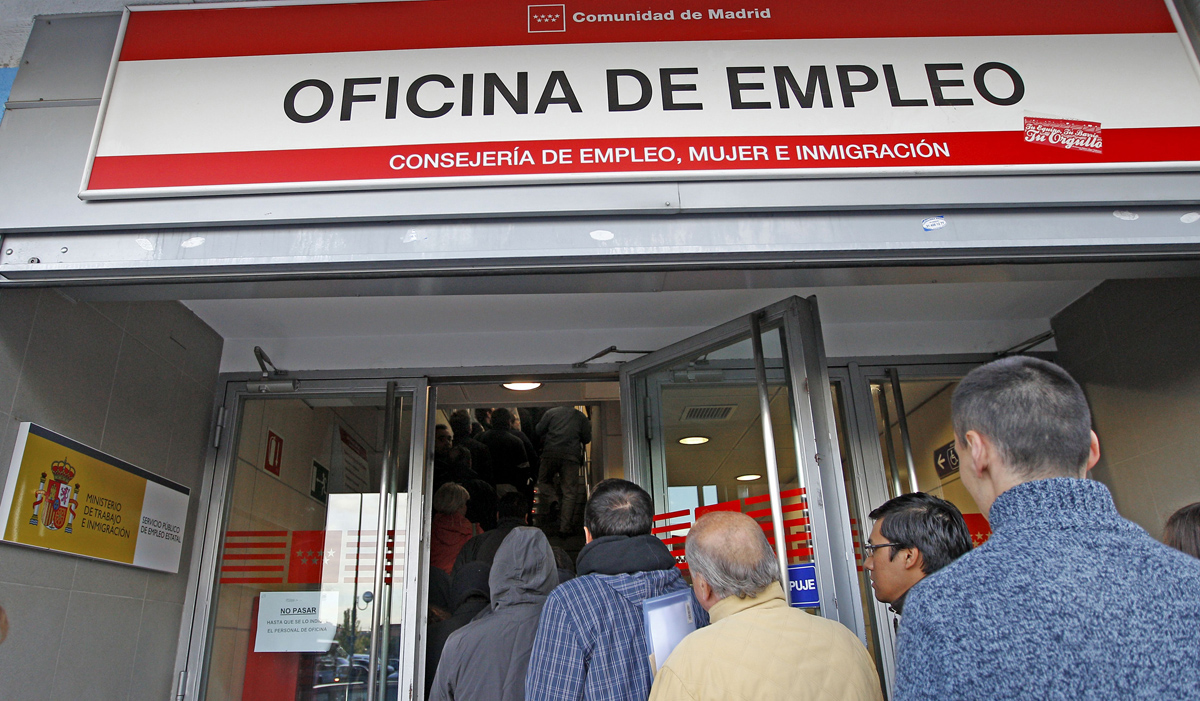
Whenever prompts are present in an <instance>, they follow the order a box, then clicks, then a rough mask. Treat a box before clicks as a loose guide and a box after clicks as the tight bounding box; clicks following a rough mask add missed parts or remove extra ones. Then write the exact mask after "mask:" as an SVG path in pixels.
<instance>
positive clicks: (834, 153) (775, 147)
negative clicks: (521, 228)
mask: <svg viewBox="0 0 1200 701" xmlns="http://www.w3.org/2000/svg"><path fill="white" fill-rule="evenodd" d="M1023 134H1024V132H1021V131H1011V132H1009V131H1006V132H958V133H943V134H887V135H858V136H803V137H801V136H795V137H721V138H709V137H663V138H636V139H632V138H631V139H579V140H569V141H568V140H561V141H525V142H491V143H478V144H432V145H421V146H371V147H357V148H332V149H294V150H286V151H243V152H235V153H186V154H166V155H149V156H98V157H96V159H95V162H94V164H93V166H92V175H91V178H90V180H89V182H88V189H89V190H92V191H98V190H123V189H132V188H146V189H154V188H168V187H172V188H190V187H196V188H200V187H207V186H214V185H251V186H253V185H268V184H281V183H297V184H298V183H313V182H353V181H361V180H377V181H389V180H390V181H394V182H403V181H405V180H418V181H422V180H423V181H425V182H426V183H428V182H431V181H433V182H436V181H438V180H445V179H446V178H466V177H481V176H484V177H486V176H518V177H520V176H539V175H580V176H587V175H592V174H608V173H616V174H630V175H632V174H637V173H656V172H657V173H687V172H689V171H706V172H708V173H713V172H728V173H735V172H737V171H744V170H752V171H807V170H812V171H819V170H822V169H831V168H841V169H850V170H854V169H866V168H870V169H876V170H882V171H887V170H892V169H896V170H911V169H913V168H929V167H952V166H998V165H1016V166H1021V165H1074V164H1117V163H1155V162H1172V161H1200V127H1158V128H1143V129H1106V130H1104V132H1103V139H1104V147H1103V152H1102V153H1087V152H1083V151H1079V150H1075V149H1066V148H1056V147H1053V146H1045V145H1041V144H1036V143H1026V142H1025V141H1024V137H1023ZM884 146H886V147H887V151H884V150H883V147H884ZM893 148H894V149H895V150H894V151H893V150H892V149H893ZM514 153H517V154H528V155H529V159H530V161H532V162H526V163H525V164H524V165H522V164H521V163H520V161H523V160H524V156H513V154H514ZM563 153H569V154H570V160H571V162H570V163H563V162H562V160H563V159H562V157H561V154H563ZM913 153H916V154H918V155H916V156H914V155H912V154H913ZM497 154H499V156H506V158H505V159H504V160H497V158H499V156H498V155H497ZM554 154H559V155H558V156H555V155H554ZM668 155H670V156H671V158H670V159H669V161H670V162H668V161H667V160H666V157H667V156H668ZM902 156H903V157H902ZM731 159H732V160H731ZM551 161H555V162H551ZM493 163H495V164H496V165H491V164H493ZM390 164H396V165H398V166H399V169H396V168H393V167H391V165H390ZM410 166H411V167H410ZM747 501H749V500H747ZM731 504H732V505H731V506H725V505H713V506H709V507H699V508H697V509H696V515H697V517H699V516H701V515H702V513H701V512H704V513H707V512H708V511H712V510H720V509H723V508H725V509H730V510H735V511H737V510H740V509H739V508H738V506H737V505H736V504H737V502H731ZM226 545H227V547H284V545H283V544H282V543H279V544H266V543H245V544H242V543H227V544H226Z"/></svg>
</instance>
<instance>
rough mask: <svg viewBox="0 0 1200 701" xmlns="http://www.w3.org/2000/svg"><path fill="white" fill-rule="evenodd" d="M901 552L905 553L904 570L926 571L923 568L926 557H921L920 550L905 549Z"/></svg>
mask: <svg viewBox="0 0 1200 701" xmlns="http://www.w3.org/2000/svg"><path fill="white" fill-rule="evenodd" d="M901 552H903V553H904V569H906V570H911V569H912V568H914V567H916V568H917V569H920V570H921V571H922V572H924V571H925V570H924V567H923V565H924V564H925V557H924V556H922V555H921V551H920V550H917V549H916V548H905V549H904V550H903V551H901Z"/></svg>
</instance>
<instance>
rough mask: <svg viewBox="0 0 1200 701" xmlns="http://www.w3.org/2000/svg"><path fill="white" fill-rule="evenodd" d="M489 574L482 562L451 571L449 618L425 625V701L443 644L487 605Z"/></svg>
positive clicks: (433, 570) (436, 570)
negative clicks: (452, 577) (452, 575)
mask: <svg viewBox="0 0 1200 701" xmlns="http://www.w3.org/2000/svg"><path fill="white" fill-rule="evenodd" d="M433 572H441V570H438V569H436V568H431V569H430V574H432V573H433ZM490 572H491V564H490V563H487V564H485V563H482V562H468V563H466V564H464V565H463V566H462V567H458V566H456V567H455V568H454V579H453V581H452V582H451V585H450V596H451V597H452V602H453V603H452V604H451V605H450V607H449V608H450V611H451V614H450V617H449V618H447V619H446V620H444V621H438V622H437V623H430V624H429V636H428V638H426V643H425V698H429V692H430V690H431V689H432V688H433V676H434V674H435V673H436V672H437V668H438V662H439V661H441V659H442V650H443V649H444V648H445V647H446V641H447V640H448V639H449V638H450V636H451V635H452V634H453V633H454V632H455V631H457V630H459V629H461V628H463V627H465V626H466V625H467V624H468V623H470V622H471V621H472V620H474V619H475V616H477V615H479V612H481V611H483V610H484V609H486V608H487V607H488V606H489V605H490V604H491V588H490V587H489V586H488V576H489V574H490Z"/></svg>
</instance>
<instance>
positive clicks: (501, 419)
mask: <svg viewBox="0 0 1200 701" xmlns="http://www.w3.org/2000/svg"><path fill="white" fill-rule="evenodd" d="M512 425H513V415H512V412H511V411H509V410H508V409H505V408H504V407H500V408H499V409H493V410H492V428H494V429H496V430H500V429H504V428H512Z"/></svg>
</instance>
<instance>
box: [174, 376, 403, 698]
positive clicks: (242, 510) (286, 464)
mask: <svg viewBox="0 0 1200 701" xmlns="http://www.w3.org/2000/svg"><path fill="white" fill-rule="evenodd" d="M250 384H253V383H250ZM276 384H288V383H286V382H285V383H276ZM248 389H249V388H248V386H247V383H237V384H235V383H230V389H229V391H228V393H227V406H232V407H235V410H234V412H233V417H232V418H233V422H232V424H233V426H234V427H236V431H235V432H234V435H233V440H232V441H228V445H225V446H222V448H221V449H220V450H219V452H218V464H219V465H221V469H219V470H217V471H216V474H215V478H214V485H213V488H212V494H214V495H217V494H224V495H225V497H224V498H223V499H213V500H212V504H213V505H212V508H211V509H210V519H209V524H210V525H209V528H208V532H207V533H206V537H205V546H204V550H205V552H204V553H203V554H202V555H201V556H200V557H201V560H202V563H203V564H202V573H201V576H202V579H201V582H202V585H201V586H202V587H205V588H207V591H204V592H201V593H200V595H199V596H197V602H198V603H197V606H196V614H195V617H194V623H193V626H192V631H191V641H190V642H191V650H190V652H189V664H188V668H189V669H191V670H196V672H195V673H194V674H193V675H192V676H193V678H192V679H189V680H186V681H185V684H184V685H185V686H186V687H187V690H188V692H189V693H188V694H187V698H203V699H212V700H216V699H221V700H226V699H242V700H246V701H249V700H251V699H253V700H254V701H272V700H276V699H277V700H279V701H283V700H285V699H286V701H294V700H301V699H303V700H310V699H311V700H312V701H335V700H336V701H350V700H362V701H376V700H379V701H383V700H385V699H387V700H393V699H397V698H401V697H403V698H407V697H408V696H409V693H410V687H411V684H412V683H413V682H414V681H415V669H416V664H415V660H416V656H417V650H416V648H417V645H418V643H419V640H418V637H417V635H416V631H417V630H418V626H417V624H416V623H415V621H416V620H417V619H418V618H419V616H417V615H416V606H417V601H418V596H417V590H418V586H417V577H418V573H419V571H420V568H419V567H418V566H417V563H419V556H420V552H419V551H420V549H419V547H417V543H418V542H419V534H420V529H421V527H422V520H421V508H420V505H421V500H420V494H421V480H422V476H423V475H422V473H423V467H424V459H423V458H424V449H425V420H426V412H425V402H426V388H425V383H424V381H423V380H414V381H403V382H399V381H393V382H385V381H370V382H363V383H355V382H342V381H306V382H304V383H303V385H302V386H301V387H299V388H296V389H295V391H290V392H281V393H279V394H267V395H262V394H253V393H250V392H249V391H248ZM275 391H278V389H276V390H275Z"/></svg>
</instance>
